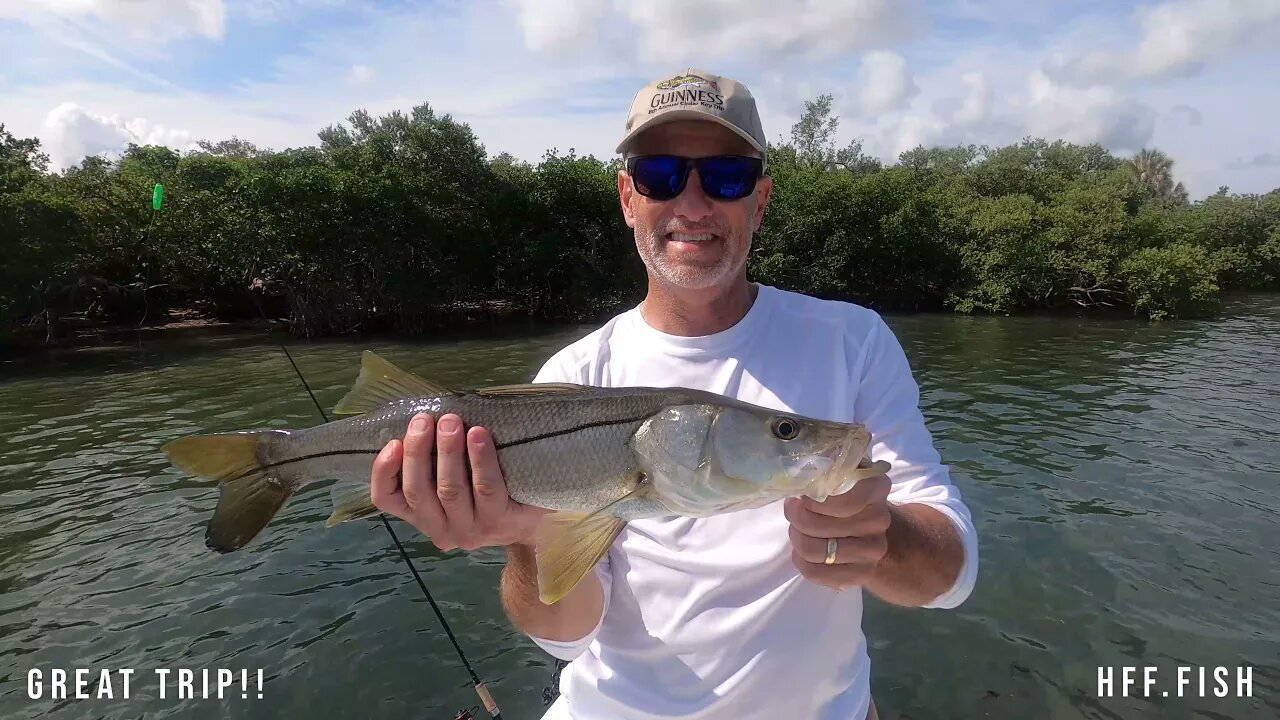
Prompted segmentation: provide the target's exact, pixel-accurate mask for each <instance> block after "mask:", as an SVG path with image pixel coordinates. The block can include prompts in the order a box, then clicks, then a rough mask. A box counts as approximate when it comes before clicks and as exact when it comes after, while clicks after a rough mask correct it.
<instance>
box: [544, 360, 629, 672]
mask: <svg viewBox="0 0 1280 720" xmlns="http://www.w3.org/2000/svg"><path fill="white" fill-rule="evenodd" d="M533 382H535V383H543V382H571V383H581V384H586V378H585V374H584V373H583V372H582V368H581V366H580V365H577V364H575V363H572V362H571V361H570V360H569V358H567V357H565V356H564V355H563V354H558V355H555V356H553V357H552V358H551V359H550V360H548V361H547V362H546V364H544V365H543V366H542V369H541V370H539V371H538V374H537V375H536V376H534V379H533ZM594 572H595V574H596V577H597V578H599V580H600V586H601V588H602V589H603V590H604V607H603V609H602V611H601V613H600V619H599V620H598V621H597V622H596V625H595V627H594V628H592V629H591V632H589V633H587V634H586V635H584V636H583V637H581V638H578V639H577V640H570V641H563V640H550V639H547V638H540V637H537V636H534V635H529V639H530V640H532V641H533V642H534V643H535V644H536V645H538V647H541V648H542V649H543V650H546V651H547V652H548V653H550V654H551V655H552V657H555V658H558V659H560V660H566V661H567V660H573V659H574V658H576V657H578V656H579V655H581V654H582V653H584V652H586V649H587V647H588V646H589V645H591V643H592V642H594V641H595V639H596V636H597V635H599V634H600V628H601V626H602V625H604V616H605V614H607V613H608V612H609V591H610V590H611V589H612V585H613V573H612V572H610V565H609V555H608V553H606V554H605V556H604V557H603V558H601V559H600V562H598V563H596V566H595V568H594Z"/></svg>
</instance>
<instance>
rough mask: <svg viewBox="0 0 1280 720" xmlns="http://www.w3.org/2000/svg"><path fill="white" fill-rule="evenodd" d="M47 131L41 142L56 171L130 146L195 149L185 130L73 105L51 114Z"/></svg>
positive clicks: (48, 117) (144, 119)
mask: <svg viewBox="0 0 1280 720" xmlns="http://www.w3.org/2000/svg"><path fill="white" fill-rule="evenodd" d="M44 129H45V132H44V133H42V135H43V138H42V139H43V141H44V144H45V145H46V150H47V151H48V153H49V165H50V167H51V168H52V169H54V170H62V169H65V168H66V167H69V166H71V165H74V164H77V163H79V162H80V161H82V160H83V159H84V158H85V156H88V155H106V156H108V157H110V156H112V155H116V154H118V153H120V152H121V151H123V150H124V149H125V148H126V147H127V146H128V144H129V143H137V144H138V145H165V146H168V147H172V148H174V149H177V150H189V149H194V148H195V147H196V145H195V140H194V138H192V136H191V133H189V132H187V131H185V130H179V129H175V128H167V127H165V126H163V125H160V124H157V123H154V122H151V121H149V120H147V119H146V118H140V117H135V118H131V119H127V120H126V119H122V118H121V117H120V116H118V115H99V114H97V113H93V112H89V111H88V110H85V109H84V108H82V107H80V106H79V105H76V104H75V103H72V102H64V103H62V104H61V105H58V106H57V107H55V108H54V109H53V110H51V111H49V114H48V115H47V116H46V117H45V121H44Z"/></svg>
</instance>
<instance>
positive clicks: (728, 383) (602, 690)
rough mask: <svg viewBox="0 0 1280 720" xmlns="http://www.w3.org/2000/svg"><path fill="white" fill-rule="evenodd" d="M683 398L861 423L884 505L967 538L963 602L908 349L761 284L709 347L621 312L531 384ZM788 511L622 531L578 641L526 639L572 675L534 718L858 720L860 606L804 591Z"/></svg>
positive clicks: (842, 597)
mask: <svg viewBox="0 0 1280 720" xmlns="http://www.w3.org/2000/svg"><path fill="white" fill-rule="evenodd" d="M551 381H565V382H576V383H582V384H585V385H594V386H637V385H647V386H657V387H671V386H684V387H690V388H696V389H702V390H709V391H713V392H718V393H721V394H724V395H728V396H731V397H736V398H739V399H741V400H744V401H747V402H751V403H755V404H757V405H762V406H765V407H769V408H774V409H778V410H783V411H789V412H794V413H799V414H802V415H807V416H812V417H818V418H824V419H831V420H841V421H852V422H860V423H863V424H865V425H866V426H867V428H868V429H869V430H870V432H871V435H872V446H871V449H870V453H869V454H870V456H871V459H872V460H887V461H889V463H890V464H891V466H892V469H891V470H890V471H889V473H888V475H889V478H890V479H891V480H892V482H893V489H892V491H891V494H890V496H889V499H890V501H891V502H894V503H924V504H928V505H930V506H932V507H935V508H937V509H938V510H940V511H941V512H942V513H943V514H944V515H946V516H947V517H948V518H950V519H951V520H952V521H953V522H954V523H955V526H956V529H957V530H958V531H959V533H960V536H961V537H962V538H963V543H964V549H965V560H964V566H963V568H962V569H961V571H960V574H959V577H958V579H957V580H956V582H955V585H954V586H953V587H952V588H950V589H949V590H947V591H946V592H945V593H943V594H942V595H941V596H940V597H938V598H935V599H934V600H933V601H932V602H931V603H929V605H928V606H927V607H931V608H951V607H955V606H957V605H959V604H960V603H961V602H963V601H964V600H965V599H966V598H967V597H968V596H969V594H970V592H971V591H972V589H973V585H974V580H975V577H976V575H977V569H978V544H977V537H976V533H975V531H974V527H973V524H972V521H971V518H970V514H969V511H968V509H967V508H966V507H965V505H964V503H963V502H962V500H961V497H960V493H959V492H958V490H957V489H956V488H955V487H954V486H953V485H952V484H951V482H950V478H949V475H948V470H947V467H946V465H944V464H942V461H941V459H940V457H939V455H938V452H937V451H936V450H935V449H934V446H933V441H932V438H931V436H930V434H929V432H928V430H927V429H926V428H925V424H924V418H923V416H922V415H921V412H920V410H919V390H918V386H917V384H916V382H915V380H914V378H913V376H912V374H911V369H910V367H909V365H908V362H907V358H906V356H905V355H904V353H903V351H902V348H901V345H900V344H899V343H898V341H897V338H896V337H895V336H894V334H893V333H892V331H890V329H889V327H888V326H887V325H886V324H885V323H884V321H883V320H882V319H881V318H880V316H879V315H878V314H877V313H875V312H873V311H871V310H869V309H867V308H864V307H861V306H858V305H854V304H850V303H842V302H832V301H824V300H819V299H815V298H812V297H808V296H805V295H801V294H797V293H791V292H786V291H783V290H779V289H776V288H773V287H769V286H761V287H760V292H759V295H758V297H757V298H756V301H755V302H754V303H753V305H752V307H751V309H750V310H749V311H748V313H747V315H746V316H745V317H744V318H743V319H742V320H741V321H739V322H738V323H737V324H736V325H734V326H733V327H731V328H729V329H727V330H725V331H723V332H719V333H716V334H714V335H710V336H704V337H680V336H673V335H668V334H665V333H662V332H659V331H657V330H655V329H654V328H652V327H651V326H649V325H648V324H647V323H646V322H645V320H644V318H643V317H642V316H641V314H640V312H639V309H638V308H632V309H631V310H628V311H627V312H624V313H622V314H620V315H618V316H616V317H614V318H613V319H611V320H610V321H609V322H608V323H606V324H605V325H604V326H603V327H601V328H599V329H598V330H596V331H594V332H592V333H591V334H589V335H587V336H586V337H584V338H582V339H581V340H578V341H576V342H574V343H572V344H571V345H569V346H568V347H565V348H564V349H563V350H561V351H560V352H558V353H556V354H555V355H554V356H553V357H552V358H550V360H548V361H547V363H546V364H545V365H544V366H543V367H542V369H541V370H540V372H539V373H538V375H537V377H536V378H535V382H551ZM787 530H788V522H787V520H786V518H785V517H783V514H782V503H781V502H778V503H774V504H772V505H770V506H767V507H764V508H759V509H755V510H747V511H742V512H736V513H730V514H726V515H721V516H717V517H711V518H704V519H696V520H695V519H688V518H682V517H672V518H663V519H646V520H638V521H634V522H631V523H629V524H628V525H627V527H626V528H625V529H624V530H623V532H622V534H621V535H620V536H619V537H618V539H617V541H616V542H615V543H614V545H613V547H612V548H611V549H610V551H609V552H608V554H607V555H606V556H605V557H604V559H602V560H601V561H600V563H599V564H598V565H597V566H596V568H595V572H596V574H597V575H598V577H599V578H600V581H601V583H602V584H603V586H604V589H605V612H604V615H603V616H602V617H601V618H600V621H599V622H598V624H597V626H596V627H595V629H593V630H592V631H591V632H590V633H589V634H588V635H587V636H586V637H583V638H582V639H580V640H578V641H576V642H555V641H551V640H546V639H543V638H537V637H535V638H532V639H533V640H534V642H536V643H537V644H538V645H540V646H541V647H542V648H544V649H546V650H547V651H548V652H550V653H551V654H552V655H554V656H556V657H558V658H561V659H565V660H572V662H571V663H570V664H569V665H568V666H567V667H566V668H565V669H564V671H563V672H562V674H561V680H560V692H561V696H560V698H559V699H558V700H557V701H556V703H555V704H554V705H553V706H552V707H551V708H550V709H549V710H548V712H547V714H546V715H545V716H544V720H555V719H559V718H570V717H571V718H575V720H596V719H604V718H608V719H610V720H658V719H662V720H675V719H680V720H701V719H704V718H806V719H808V718H813V719H814V720H819V719H821V720H827V719H829V720H836V719H837V718H838V719H839V720H863V718H864V717H865V716H866V713H867V710H868V707H869V704H870V700H871V698H870V678H871V662H870V658H869V656H868V653H867V643H866V638H865V636H864V635H863V633H862V603H863V597H862V591H861V589H860V588H852V589H850V590H846V591H845V592H842V593H838V592H835V591H833V590H831V589H829V588H826V587H822V586H819V585H816V584H814V583H811V582H809V581H807V580H806V579H804V578H803V577H802V576H801V575H800V574H799V573H798V572H797V570H796V568H795V566H794V565H793V564H792V560H791V544H790V539H789V538H788V534H787Z"/></svg>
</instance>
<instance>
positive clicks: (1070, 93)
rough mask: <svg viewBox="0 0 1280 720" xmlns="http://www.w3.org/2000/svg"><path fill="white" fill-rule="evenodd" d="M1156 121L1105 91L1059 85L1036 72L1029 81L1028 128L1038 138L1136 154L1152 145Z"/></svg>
mask: <svg viewBox="0 0 1280 720" xmlns="http://www.w3.org/2000/svg"><path fill="white" fill-rule="evenodd" d="M1155 119H1156V113H1155V111H1154V110H1152V109H1151V108H1150V107H1148V106H1146V105H1144V104H1142V103H1141V102H1139V101H1137V100H1134V99H1132V98H1130V97H1126V96H1124V95H1122V94H1121V93H1119V92H1118V91H1116V90H1115V89H1113V88H1111V87H1108V86H1105V85H1094V86H1092V87H1088V88H1078V87H1073V86H1069V85H1058V84H1056V83H1054V82H1053V80H1052V79H1050V78H1049V76H1048V75H1046V74H1045V73H1044V72H1043V71H1042V70H1038V69H1037V70H1033V71H1032V72H1031V77H1030V78H1029V79H1028V104H1027V126H1028V129H1029V130H1030V131H1031V132H1032V133H1034V134H1036V135H1039V136H1042V137H1046V138H1062V139H1063V140H1067V141H1069V142H1074V143H1081V144H1088V143H1095V142H1096V143H1099V144H1101V145H1103V146H1105V147H1108V148H1111V149H1112V150H1115V151H1119V152H1126V153H1127V152H1135V151H1137V150H1140V149H1141V148H1142V147H1143V146H1145V145H1146V144H1147V142H1148V141H1149V140H1150V139H1151V134H1152V131H1153V130H1154V128H1155Z"/></svg>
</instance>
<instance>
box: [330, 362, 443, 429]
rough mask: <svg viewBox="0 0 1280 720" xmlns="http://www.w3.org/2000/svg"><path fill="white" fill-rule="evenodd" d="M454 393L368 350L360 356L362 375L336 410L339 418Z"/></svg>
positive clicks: (334, 409) (335, 407)
mask: <svg viewBox="0 0 1280 720" xmlns="http://www.w3.org/2000/svg"><path fill="white" fill-rule="evenodd" d="M452 394H453V391H451V390H449V389H448V388H445V387H443V386H441V385H437V384H435V383H433V382H430V381H427V380H423V379H422V378H420V377H418V376H417V375H414V374H413V373H411V372H409V371H407V370H401V369H400V368H398V367H396V366H395V365H392V364H391V363H389V362H387V361H386V360H383V359H382V358H381V357H379V356H378V355H377V354H376V353H374V352H373V351H372V350H365V351H364V352H363V353H361V355H360V375H359V376H358V377H357V378H356V382H355V384H354V385H352V386H351V390H349V391H348V392H347V394H346V395H344V396H343V398H342V399H341V400H339V401H338V404H337V405H336V406H334V408H333V411H334V412H335V413H337V414H339V415H358V414H360V413H363V412H369V411H370V410H372V409H374V408H376V407H378V406H379V405H382V404H383V403H387V402H391V401H392V400H403V399H404V398H411V397H436V396H440V395H452Z"/></svg>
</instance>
